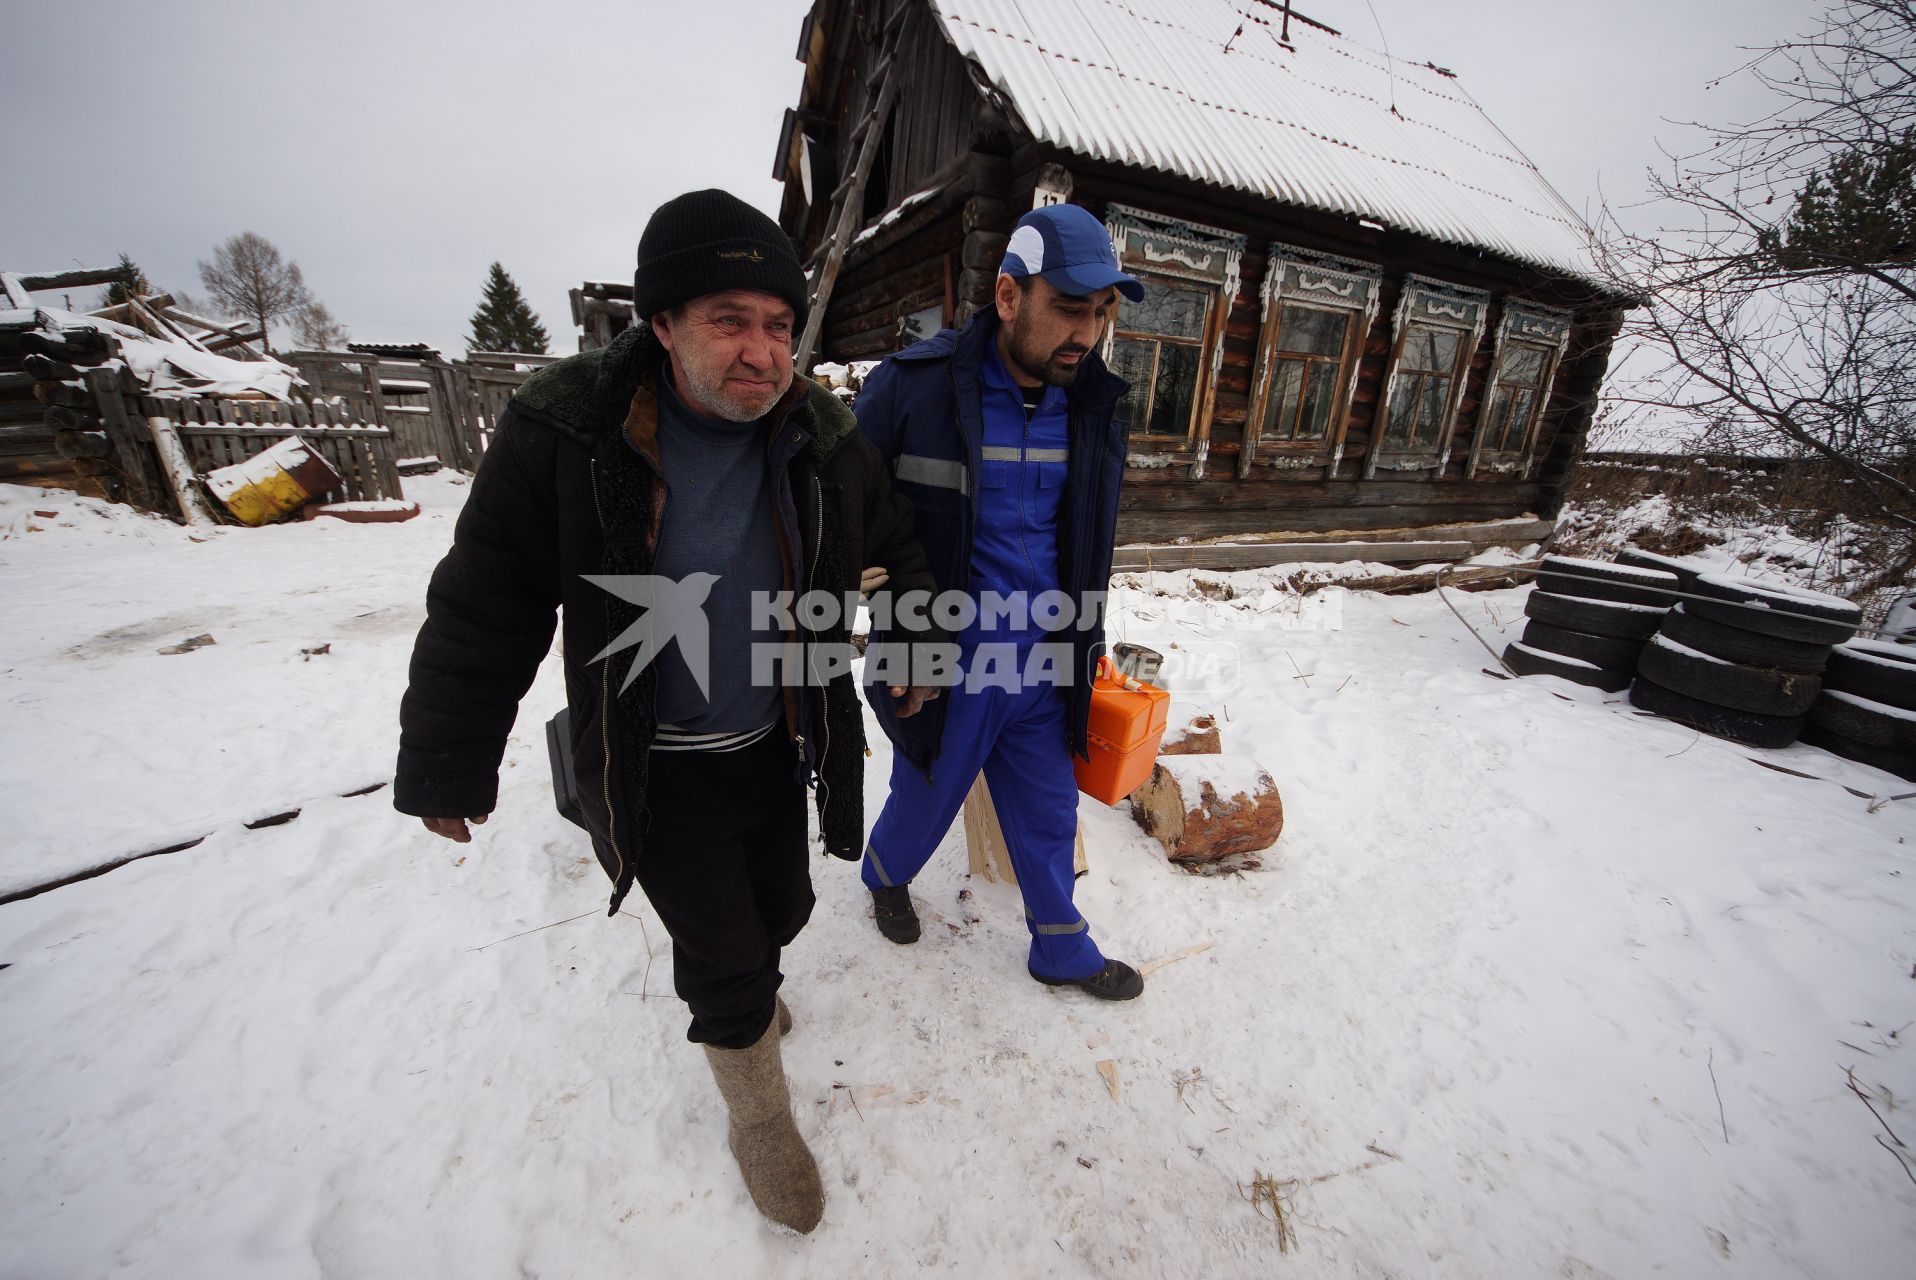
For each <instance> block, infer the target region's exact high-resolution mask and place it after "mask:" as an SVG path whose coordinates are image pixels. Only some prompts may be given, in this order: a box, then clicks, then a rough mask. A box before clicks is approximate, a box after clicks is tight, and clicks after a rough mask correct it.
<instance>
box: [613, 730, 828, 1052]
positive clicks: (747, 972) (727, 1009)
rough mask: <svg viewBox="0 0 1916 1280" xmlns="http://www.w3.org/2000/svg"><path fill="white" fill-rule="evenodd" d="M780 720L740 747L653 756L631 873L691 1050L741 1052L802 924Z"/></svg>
mask: <svg viewBox="0 0 1916 1280" xmlns="http://www.w3.org/2000/svg"><path fill="white" fill-rule="evenodd" d="M794 750H795V748H794V747H793V746H792V742H791V739H790V738H789V737H788V736H787V735H786V733H785V727H784V726H783V725H782V724H781V725H779V726H778V727H777V728H775V729H773V730H772V732H771V733H769V734H767V735H765V737H764V738H762V739H760V740H759V741H757V742H755V743H753V744H752V745H751V746H749V747H742V748H740V749H739V750H737V751H654V752H653V753H652V759H651V762H650V775H649V777H648V779H647V782H646V807H647V808H648V809H650V810H651V816H652V821H651V825H650V826H649V827H648V828H647V830H646V835H645V843H644V847H643V850H642V851H641V853H640V854H639V863H638V867H637V868H636V877H637V879H638V882H639V887H640V888H641V889H643V890H644V891H645V896H646V897H647V898H648V899H650V900H651V903H652V909H653V910H654V911H656V912H658V915H659V919H660V920H661V921H662V922H663V923H664V924H665V929H666V932H667V933H669V934H671V935H672V982H673V985H674V987H676V988H677V990H678V993H679V998H680V999H682V1000H684V1001H685V1003H686V1004H687V1006H689V1007H690V1009H691V1011H692V1025H691V1028H690V1029H689V1030H688V1031H687V1032H686V1038H687V1039H688V1040H691V1041H692V1042H693V1043H694V1044H710V1045H716V1046H718V1047H719V1048H722V1049H743V1048H745V1047H746V1046H748V1045H751V1044H754V1043H756V1042H757V1040H758V1038H759V1037H760V1036H761V1035H763V1034H764V1033H765V1028H766V1027H767V1025H769V1024H770V1023H771V1020H772V1014H773V1012H774V1009H775V1007H776V1006H775V1004H774V1001H775V999H776V997H777V994H778V987H779V983H781V982H783V981H784V980H785V975H784V974H782V973H780V972H779V969H778V956H779V950H780V948H782V947H785V946H788V945H790V944H791V941H792V939H794V938H796V937H797V936H798V932H799V930H801V929H803V928H804V927H805V922H806V921H807V920H809V919H811V915H812V904H813V902H814V901H815V899H814V898H813V896H812V874H811V866H810V858H809V850H808V845H807V842H806V832H805V784H804V783H802V782H800V781H799V780H798V778H797V777H796V776H794V775H795V771H796V758H795V756H794Z"/></svg>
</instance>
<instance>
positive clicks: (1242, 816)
mask: <svg viewBox="0 0 1916 1280" xmlns="http://www.w3.org/2000/svg"><path fill="white" fill-rule="evenodd" d="M1131 816H1132V817H1134V818H1136V819H1137V823H1138V825H1139V826H1140V827H1143V828H1144V831H1145V834H1146V835H1150V836H1155V837H1156V838H1157V840H1158V842H1159V843H1160V844H1162V845H1163V846H1164V852H1165V855H1166V856H1167V857H1169V858H1170V859H1171V861H1173V862H1183V863H1203V862H1215V861H1217V860H1218V859H1219V858H1225V857H1229V856H1230V855H1232V854H1237V853H1254V852H1256V851H1257V850H1259V849H1268V848H1270V847H1271V845H1273V844H1275V843H1276V842H1277V837H1278V836H1279V835H1280V834H1281V833H1282V832H1283V830H1284V802H1283V800H1282V799H1281V798H1280V797H1279V796H1278V793H1277V784H1276V783H1275V782H1273V781H1272V780H1271V775H1270V774H1268V773H1266V772H1265V771H1264V769H1263V767H1262V766H1261V765H1259V764H1258V763H1257V761H1255V760H1253V759H1251V758H1250V757H1249V756H1238V755H1209V756H1172V757H1170V758H1167V759H1160V760H1159V761H1158V763H1157V766H1156V768H1154V769H1153V770H1152V771H1151V777H1150V778H1149V779H1148V780H1147V781H1146V782H1145V784H1144V785H1143V786H1141V787H1139V788H1138V789H1137V791H1136V792H1134V793H1133V794H1132V796H1131Z"/></svg>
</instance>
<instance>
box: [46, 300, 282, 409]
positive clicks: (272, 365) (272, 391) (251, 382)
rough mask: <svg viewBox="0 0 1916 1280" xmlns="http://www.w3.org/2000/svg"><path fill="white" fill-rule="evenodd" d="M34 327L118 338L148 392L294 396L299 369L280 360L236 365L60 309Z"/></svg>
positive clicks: (49, 310)
mask: <svg viewBox="0 0 1916 1280" xmlns="http://www.w3.org/2000/svg"><path fill="white" fill-rule="evenodd" d="M33 315H34V319H35V321H36V327H37V328H40V329H43V330H45V331H46V332H48V333H56V334H57V333H67V332H72V331H75V330H87V329H91V330H94V331H96V332H99V333H107V334H111V335H113V337H115V338H117V339H119V342H118V343H117V346H118V352H117V354H118V355H119V357H120V358H121V359H122V360H124V361H126V365H127V368H129V369H131V370H132V371H133V372H134V373H135V374H137V375H138V376H139V378H140V381H141V382H142V383H144V384H145V386H146V389H147V390H148V391H157V392H168V391H189V392H193V393H195V394H198V395H223V396H231V395H243V394H247V393H255V392H256V393H259V394H262V395H266V396H270V397H272V398H273V399H275V400H287V399H290V398H291V396H292V390H293V380H294V379H295V378H296V377H298V376H299V375H298V373H297V371H296V370H294V369H293V368H291V367H290V366H288V365H283V364H281V363H280V362H279V361H277V360H272V359H266V360H235V359H232V358H231V357H230V356H219V355H213V354H212V353H210V352H206V351H201V350H200V349H199V348H197V347H190V346H188V345H187V344H186V343H184V342H162V341H161V340H159V339H158V338H155V337H153V336H152V335H151V334H148V333H146V332H144V331H142V330H139V329H135V328H134V327H133V326H132V325H127V324H120V323H119V322H117V321H114V320H106V319H102V318H101V317H99V316H85V315H79V314H76V313H75V312H72V311H62V310H59V309H58V308H56V307H40V308H38V309H37V310H35V311H34V313H33Z"/></svg>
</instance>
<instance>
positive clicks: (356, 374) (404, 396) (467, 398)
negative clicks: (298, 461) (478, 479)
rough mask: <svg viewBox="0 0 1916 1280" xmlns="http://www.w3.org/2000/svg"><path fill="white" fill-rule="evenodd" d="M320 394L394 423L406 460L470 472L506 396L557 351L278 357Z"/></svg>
mask: <svg viewBox="0 0 1916 1280" xmlns="http://www.w3.org/2000/svg"><path fill="white" fill-rule="evenodd" d="M279 358H280V359H282V360H284V361H286V362H287V363H288V364H291V365H293V366H295V367H296V368H298V369H299V371H300V376H301V377H303V378H304V379H305V380H306V382H307V385H308V386H309V387H311V388H312V389H313V390H314V391H315V392H317V393H318V394H319V395H321V396H341V397H344V398H346V399H347V400H349V401H351V402H354V403H360V404H364V405H366V406H367V411H368V413H369V414H370V417H368V418H367V421H370V422H376V423H378V424H379V425H381V426H384V427H387V428H390V429H391V431H392V433H393V447H394V449H395V450H397V452H398V456H399V457H401V458H407V459H410V458H428V457H431V458H437V459H439V461H440V462H442V463H444V464H445V465H446V466H449V467H453V468H455V469H457V470H460V471H465V472H471V471H473V470H474V469H476V468H477V467H478V465H479V459H480V457H481V456H483V455H484V454H485V451H486V445H487V444H488V443H490V441H491V439H492V433H493V430H494V429H495V428H496V426H497V425H498V422H499V417H500V415H501V414H503V413H504V412H505V408H506V401H507V400H509V399H511V398H512V393H513V392H514V391H516V390H518V388H519V385H520V384H521V383H523V382H524V381H525V380H526V379H527V378H530V377H531V376H532V375H533V373H534V372H536V371H537V370H538V369H540V368H542V367H544V366H545V365H548V364H550V363H552V361H554V360H556V359H558V357H557V356H528V355H518V354H515V353H511V352H489V351H481V352H475V353H474V354H473V355H472V357H471V358H470V359H468V360H464V361H461V362H459V363H456V364H455V363H452V362H450V361H446V360H417V361H413V360H397V359H393V358H390V357H381V356H378V355H373V354H369V353H363V352H357V351H292V352H287V353H285V354H283V355H281V356H280V357H279Z"/></svg>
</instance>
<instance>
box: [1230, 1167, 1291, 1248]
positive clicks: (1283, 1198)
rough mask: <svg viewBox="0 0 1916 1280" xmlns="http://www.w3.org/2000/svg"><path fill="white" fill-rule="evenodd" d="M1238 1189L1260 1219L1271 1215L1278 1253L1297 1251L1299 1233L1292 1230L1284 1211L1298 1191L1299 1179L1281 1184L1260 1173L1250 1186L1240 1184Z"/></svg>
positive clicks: (1288, 1180) (1287, 1180)
mask: <svg viewBox="0 0 1916 1280" xmlns="http://www.w3.org/2000/svg"><path fill="white" fill-rule="evenodd" d="M1237 1189H1238V1193H1239V1194H1240V1195H1242V1196H1243V1197H1244V1198H1245V1199H1246V1200H1249V1201H1250V1202H1251V1208H1253V1209H1255V1210H1256V1211H1257V1214H1258V1216H1259V1217H1263V1216H1265V1215H1269V1217H1270V1219H1271V1221H1272V1223H1273V1224H1275V1225H1276V1227H1277V1251H1278V1252H1279V1253H1289V1252H1290V1251H1291V1250H1292V1249H1295V1248H1296V1247H1297V1232H1296V1231H1295V1230H1293V1229H1292V1227H1291V1220H1290V1217H1289V1216H1288V1215H1287V1214H1286V1213H1285V1211H1284V1210H1285V1206H1286V1205H1288V1204H1289V1203H1290V1199H1291V1193H1292V1192H1293V1191H1295V1190H1297V1179H1295V1178H1289V1179H1286V1180H1285V1181H1283V1182H1279V1181H1277V1180H1276V1179H1275V1178H1273V1177H1271V1176H1270V1175H1269V1174H1267V1173H1259V1174H1257V1175H1255V1176H1254V1177H1253V1178H1252V1179H1251V1185H1250V1186H1248V1187H1246V1186H1244V1185H1243V1184H1242V1183H1239V1184H1238V1188H1237Z"/></svg>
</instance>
